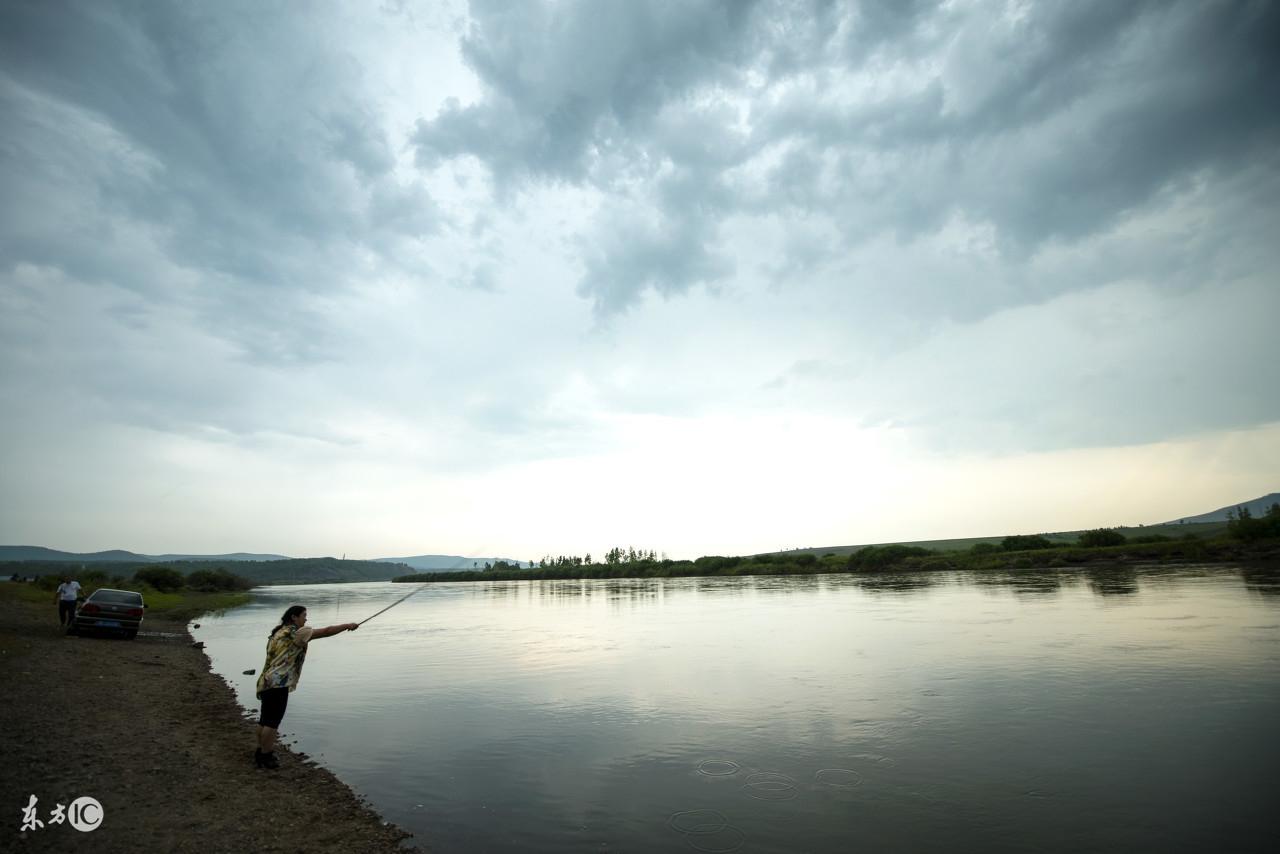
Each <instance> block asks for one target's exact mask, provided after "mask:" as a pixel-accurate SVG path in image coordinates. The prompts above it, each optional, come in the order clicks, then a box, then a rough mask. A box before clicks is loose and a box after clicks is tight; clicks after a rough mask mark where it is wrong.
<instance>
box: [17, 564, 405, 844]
mask: <svg viewBox="0 0 1280 854" xmlns="http://www.w3.org/2000/svg"><path fill="white" fill-rule="evenodd" d="M4 583H6V584H7V583H13V582H4ZM50 599H52V597H50ZM142 628H143V633H140V634H139V636H138V637H137V638H136V639H134V640H124V639H118V638H109V637H75V636H67V635H65V634H64V633H63V632H62V630H61V628H60V627H59V626H58V622H57V610H56V608H55V606H54V605H53V604H52V603H50V605H49V606H48V607H41V606H39V605H36V604H32V603H29V602H25V601H20V600H18V599H17V598H16V597H14V596H13V595H12V591H8V592H0V686H2V689H3V699H2V700H0V710H2V711H0V769H2V770H0V803H3V805H4V808H3V816H2V818H0V850H5V851H21V852H27V851H30V852H43V851H59V852H66V851H93V852H117V851H118V852H153V851H154V852H164V854H170V852H178V853H179V854H181V853H182V852H191V854H216V852H235V854H241V852H256V851H262V852H298V851H306V852H318V854H339V852H341V854H352V852H362V854H363V852H393V851H394V852H401V851H405V850H417V849H414V848H413V847H412V845H411V844H410V840H409V839H408V837H409V834H408V833H406V832H405V831H403V830H402V829H400V828H398V827H395V826H393V825H390V824H387V823H385V822H384V821H383V820H382V819H381V818H380V817H379V816H378V815H377V813H375V812H373V811H372V810H371V809H369V808H368V807H367V806H366V805H365V804H364V803H363V802H361V800H360V799H359V798H358V797H357V796H356V794H355V793H354V792H353V791H352V790H351V789H350V788H348V787H347V786H346V785H345V784H344V783H343V782H342V781H341V780H339V779H338V778H337V777H335V776H334V775H333V774H332V773H330V772H329V771H327V770H325V769H324V768H321V767H319V766H317V765H316V764H315V763H314V762H313V761H312V760H311V759H309V758H308V757H307V756H306V754H304V753H300V752H299V753H294V752H290V751H289V750H288V749H287V748H286V747H284V745H280V746H279V747H277V748H276V751H277V754H278V755H279V757H280V768H279V769H276V770H274V771H269V770H260V769H257V768H255V767H254V764H253V747H254V733H255V731H256V723H255V721H254V719H253V718H250V717H247V716H246V714H245V712H244V709H243V708H242V707H241V706H240V704H239V703H238V702H237V701H236V697H235V694H234V692H233V691H232V689H231V687H230V686H229V685H227V683H226V682H225V681H223V680H222V679H221V677H219V676H217V675H216V674H214V673H212V672H211V671H210V669H209V659H208V658H207V657H206V656H205V654H204V653H203V652H202V651H201V650H200V649H198V648H197V647H195V646H193V642H192V638H191V636H190V634H189V633H188V632H187V629H186V626H185V625H184V624H182V623H174V622H166V621H164V620H161V619H151V618H148V619H146V620H145V621H144V622H143V627H142ZM32 795H34V796H35V797H36V799H37V803H36V806H35V810H34V817H35V818H36V819H37V820H39V821H40V822H43V826H42V827H38V828H30V827H29V828H28V829H27V830H23V825H24V823H25V822H26V818H27V816H28V815H29V813H28V811H27V807H28V806H29V805H30V801H31V796H32ZM82 796H87V797H92V798H94V799H95V800H97V801H98V802H99V803H100V804H101V806H102V816H101V819H102V820H101V824H100V825H99V826H98V827H97V828H96V829H93V830H88V831H80V830H77V829H75V828H74V827H72V826H71V823H70V821H69V820H67V819H64V820H63V821H62V822H61V823H56V824H55V823H53V820H52V819H53V817H54V814H55V811H56V807H57V805H58V804H61V805H63V807H64V815H66V811H67V808H69V807H70V805H71V804H72V802H73V801H75V800H76V799H78V798H80V797H82ZM86 816H87V817H88V820H90V821H91V820H92V818H93V817H94V813H93V812H92V811H90V812H88V813H86Z"/></svg>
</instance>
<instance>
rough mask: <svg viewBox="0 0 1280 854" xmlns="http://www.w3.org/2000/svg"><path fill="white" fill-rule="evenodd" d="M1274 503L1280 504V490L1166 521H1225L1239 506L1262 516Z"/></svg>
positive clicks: (1176, 522)
mask: <svg viewBox="0 0 1280 854" xmlns="http://www.w3.org/2000/svg"><path fill="white" fill-rule="evenodd" d="M1272 504H1280V492H1272V493H1271V494H1269V495H1264V496H1262V497H1261V498H1255V499H1253V500H1252V501H1241V502H1240V503H1238V504H1228V505H1227V506H1226V507H1219V508H1218V509H1217V510H1213V511H1211V512H1209V513H1201V514H1200V515H1199V516H1184V517H1183V518H1181V519H1174V520H1173V521H1171V522H1165V523H1164V524H1166V525H1179V524H1182V523H1191V522H1225V521H1227V514H1228V513H1230V512H1231V511H1232V510H1235V509H1236V508H1237V507H1248V508H1249V512H1250V513H1252V514H1253V515H1254V516H1262V515H1263V514H1265V513H1266V512H1267V508H1268V507H1270V506H1271V505H1272Z"/></svg>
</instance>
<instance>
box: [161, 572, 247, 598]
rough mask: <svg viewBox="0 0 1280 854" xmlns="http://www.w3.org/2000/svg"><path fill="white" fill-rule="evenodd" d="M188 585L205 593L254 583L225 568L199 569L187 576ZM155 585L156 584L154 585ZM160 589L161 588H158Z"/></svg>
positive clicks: (238, 588)
mask: <svg viewBox="0 0 1280 854" xmlns="http://www.w3.org/2000/svg"><path fill="white" fill-rule="evenodd" d="M186 580H187V586H188V587H190V588H191V589H192V590H199V591H201V592H204V593H215V592H218V591H221V590H248V589H249V588H250V587H252V586H253V583H252V582H250V581H249V579H247V578H241V577H240V576H238V575H234V574H232V573H230V572H227V571H226V570H225V569H197V570H196V571H195V572H193V573H191V574H190V575H188V576H187V579H186ZM153 586H154V585H153ZM157 589H159V588H157Z"/></svg>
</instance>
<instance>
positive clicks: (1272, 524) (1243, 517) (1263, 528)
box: [1227, 504, 1280, 542]
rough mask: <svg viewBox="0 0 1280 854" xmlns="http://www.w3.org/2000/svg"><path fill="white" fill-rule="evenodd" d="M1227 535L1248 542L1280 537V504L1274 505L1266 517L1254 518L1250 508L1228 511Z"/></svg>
mask: <svg viewBox="0 0 1280 854" xmlns="http://www.w3.org/2000/svg"><path fill="white" fill-rule="evenodd" d="M1227 534H1228V535H1230V536H1231V537H1233V538H1235V539H1237V540H1245V541H1246V542H1249V541H1252V540H1262V539H1267V538H1270V537H1280V504H1272V505H1271V506H1270V507H1268V508H1267V512H1266V515H1264V516H1254V515H1253V513H1252V512H1250V510H1249V508H1248V507H1237V508H1235V509H1234V510H1228V511H1227Z"/></svg>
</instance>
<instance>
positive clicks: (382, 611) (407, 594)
mask: <svg viewBox="0 0 1280 854" xmlns="http://www.w3.org/2000/svg"><path fill="white" fill-rule="evenodd" d="M484 548H485V547H484V546H481V547H480V549H479V550H480V551H483V550H484ZM468 560H472V558H469V557H462V558H458V560H456V561H454V565H453V567H452V568H453V569H457V567H458V565H459V564H460V563H462V562H464V561H468ZM431 583H432V582H430V581H425V582H423V584H422V586H421V587H419V588H417V589H416V590H410V591H409V592H408V593H406V594H404V595H403V596H401V597H400V598H399V599H397V600H396V601H394V602H392V603H391V604H390V605H388V606H387V607H385V608H383V609H382V610H381V611H378V613H377V614H370V615H369V616H368V617H365V618H364V619H363V620H361V621H360V622H358V623H356V625H357V626H363V625H364V624H365V623H367V622H369V621H370V620H372V619H373V618H374V617H376V616H378V614H384V613H386V612H387V611H390V610H391V609H392V608H394V607H395V606H397V605H399V604H400V603H401V602H403V601H404V600H406V599H408V598H409V597H410V596H412V595H413V594H415V593H418V592H420V591H422V590H423V589H424V588H425V587H426V586H427V585H428V584H431Z"/></svg>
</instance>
